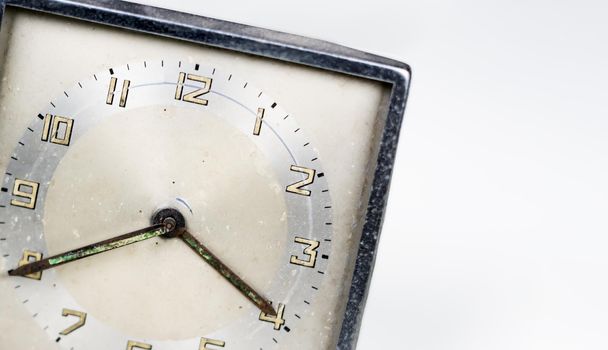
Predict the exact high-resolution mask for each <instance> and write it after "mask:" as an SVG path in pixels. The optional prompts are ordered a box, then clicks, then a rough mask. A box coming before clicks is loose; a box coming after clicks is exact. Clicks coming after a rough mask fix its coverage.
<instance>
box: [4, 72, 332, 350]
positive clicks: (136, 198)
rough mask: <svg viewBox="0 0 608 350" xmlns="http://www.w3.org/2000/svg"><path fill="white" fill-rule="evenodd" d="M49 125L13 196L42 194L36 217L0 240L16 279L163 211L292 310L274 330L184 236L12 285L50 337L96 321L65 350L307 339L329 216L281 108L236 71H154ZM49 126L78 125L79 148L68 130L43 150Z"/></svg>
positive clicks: (22, 160) (71, 105)
mask: <svg viewBox="0 0 608 350" xmlns="http://www.w3.org/2000/svg"><path fill="white" fill-rule="evenodd" d="M205 86H206V87H209V89H207V90H206V91H203V94H202V95H196V94H192V93H193V92H195V91H199V92H200V91H202V90H205V89H202V90H201V87H205ZM121 89H122V90H121ZM125 90H126V92H125ZM188 94H190V95H189V96H190V100H188V98H186V96H187V95H188ZM111 95H112V96H111ZM203 99H204V100H205V101H206V103H201V100H203ZM51 106H52V107H51ZM45 116H46V118H45ZM39 117H40V118H35V121H34V122H33V123H32V124H31V125H30V128H28V129H29V131H27V132H26V133H25V134H24V136H23V138H22V139H21V140H20V143H21V144H24V145H25V146H19V147H17V148H15V151H14V154H15V157H14V158H16V159H15V160H14V161H12V162H11V163H9V166H8V171H7V173H11V174H14V175H13V176H14V179H13V178H7V179H5V183H4V185H3V186H4V187H7V188H8V187H10V188H12V186H13V184H14V183H15V181H16V180H17V179H26V180H28V181H33V182H36V183H39V189H38V195H37V198H36V205H35V207H34V208H32V209H24V208H21V207H15V206H7V208H6V212H5V214H7V215H8V216H9V217H11V218H13V220H11V222H10V225H11V226H10V237H9V238H8V239H7V240H6V241H3V242H0V250H2V251H7V252H9V253H10V254H7V255H8V256H9V257H7V258H6V259H5V262H4V263H5V265H6V266H16V265H17V264H18V263H19V258H20V257H21V255H22V254H23V252H24V250H32V251H37V252H41V253H43V254H44V256H45V257H48V256H50V255H53V254H58V253H61V252H65V251H67V250H70V249H73V248H76V247H80V246H82V245H83V244H89V243H93V242H97V241H100V240H103V239H107V238H108V237H112V236H115V235H117V234H120V233H126V232H129V231H132V230H137V229H141V228H143V227H146V226H148V225H149V223H150V218H151V217H152V215H153V214H154V213H155V212H156V211H157V210H158V209H161V208H175V209H177V210H179V211H180V213H182V214H183V215H184V217H185V218H186V222H187V228H188V230H189V231H192V234H194V235H195V236H196V237H197V238H198V239H200V240H201V241H203V242H204V243H205V245H207V246H208V247H209V248H210V249H211V251H213V252H214V253H215V254H216V255H218V256H221V258H222V259H223V260H224V262H225V263H226V264H227V265H229V266H230V267H231V268H232V269H233V270H234V271H235V272H237V273H238V274H239V275H240V276H241V277H243V278H244V279H245V280H247V282H248V283H249V284H250V285H252V286H253V287H254V288H255V289H256V290H258V291H261V292H262V294H263V295H264V297H266V298H267V299H268V300H270V301H272V302H273V306H274V307H275V309H276V310H282V314H281V319H282V323H280V322H276V323H274V324H273V322H268V317H266V320H263V317H262V316H261V315H260V311H259V310H258V309H257V308H255V307H254V306H253V304H251V303H249V301H248V300H247V299H245V298H244V297H243V296H242V295H241V294H240V293H239V292H238V291H237V290H236V289H234V287H232V286H231V285H230V284H228V283H227V282H226V280H224V279H223V278H222V277H221V276H220V275H219V274H218V273H217V272H216V271H214V270H212V269H211V268H210V267H209V266H207V265H206V264H205V263H204V262H203V261H201V259H200V257H197V256H196V254H193V253H192V251H190V250H189V249H188V247H186V246H184V244H183V242H181V241H179V239H178V238H172V239H159V238H153V239H150V240H146V241H143V242H139V243H136V244H133V245H129V246H126V247H123V248H120V249H116V250H112V251H109V252H106V253H103V254H99V255H96V256H94V257H90V258H86V259H83V260H79V261H77V262H73V263H69V264H66V265H62V266H60V267H58V268H54V269H50V270H45V271H43V278H42V279H41V280H39V281H38V280H31V279H27V278H22V277H17V278H16V279H14V280H13V283H14V284H15V286H19V287H18V288H16V289H15V290H16V293H17V294H18V297H19V298H27V300H28V303H27V304H26V305H25V307H26V308H28V309H29V311H30V312H31V313H32V314H33V315H36V317H35V320H36V322H37V323H38V324H39V325H40V326H41V327H42V328H43V329H45V331H46V332H47V333H48V334H49V336H50V337H51V339H53V340H55V338H56V337H57V334H58V333H60V332H61V331H62V330H63V329H64V328H65V327H66V320H65V318H62V317H61V312H62V311H61V310H62V309H74V310H81V311H82V312H86V313H87V315H88V316H87V319H86V326H83V327H82V328H80V329H78V330H77V331H74V332H73V333H70V334H69V335H67V336H64V337H63V338H62V340H61V342H60V343H59V344H60V346H61V347H63V348H66V349H69V348H71V347H72V346H74V347H78V346H81V345H82V344H85V343H86V344H87V347H88V348H90V349H107V348H124V344H125V343H126V342H127V341H128V340H130V339H136V340H138V341H141V342H142V344H144V343H145V344H148V343H150V344H154V347H155V348H156V347H160V348H162V347H166V348H171V349H184V350H187V349H190V350H191V349H198V347H199V344H201V337H206V338H210V339H221V340H222V341H225V342H226V344H230V348H233V349H250V348H252V347H254V348H264V349H271V348H277V347H278V348H280V346H281V345H280V343H281V339H282V337H286V336H288V335H293V334H297V333H298V332H299V331H300V330H299V329H298V324H299V323H300V320H301V319H304V318H306V315H308V314H309V313H312V312H313V309H312V306H311V304H314V301H315V299H316V298H317V293H318V291H319V290H320V288H321V287H322V285H323V283H324V280H323V275H324V271H325V270H326V269H327V264H328V259H329V254H330V252H331V234H332V228H331V218H332V215H331V208H332V206H331V198H330V194H329V189H328V185H327V182H326V180H325V177H324V175H325V173H324V171H323V169H322V165H321V161H320V159H319V155H318V154H317V153H316V151H315V149H314V148H313V146H312V144H311V140H310V139H308V138H307V136H306V135H305V132H304V130H300V127H299V126H298V125H297V124H296V119H295V117H294V116H291V117H290V116H289V114H288V113H287V112H286V111H284V110H283V109H282V107H281V106H280V105H278V103H277V102H276V101H274V100H273V99H272V98H271V97H269V96H267V95H265V94H264V93H263V92H262V91H261V90H259V89H257V88H256V87H255V86H254V85H253V84H251V83H250V82H247V81H244V80H240V79H238V78H237V77H233V76H232V74H230V73H221V72H220V71H219V70H218V71H216V69H215V68H212V67H204V66H201V65H199V64H195V63H187V64H185V63H183V62H181V61H178V60H176V61H165V60H157V61H154V62H152V61H146V62H137V63H131V64H129V65H126V66H124V67H118V68H114V69H109V70H108V71H107V72H102V73H97V74H95V75H93V76H92V79H89V80H86V81H82V82H78V86H76V87H74V88H73V89H71V90H68V91H66V92H65V93H64V94H63V95H60V97H59V98H57V99H56V100H53V101H52V102H51V103H50V106H48V108H46V109H44V110H42V111H41V113H40V114H39ZM49 118H52V120H55V121H56V120H59V121H60V122H59V123H58V124H57V125H58V126H59V129H61V127H62V126H63V127H65V125H68V124H67V122H66V120H67V119H61V118H68V119H70V120H72V124H71V125H72V130H71V132H72V134H71V139H70V140H69V142H61V139H62V136H61V135H59V134H61V133H63V138H65V131H64V130H59V131H57V130H55V131H54V132H58V133H59V134H52V135H51V136H55V138H52V137H51V136H49V137H48V138H47V139H46V140H45V139H44V135H45V132H47V134H48V131H45V130H46V129H45V128H47V127H50V128H51V129H52V128H53V125H54V124H53V123H52V122H50V123H48V124H47V120H50V119H49ZM61 123H63V124H61ZM41 134H42V135H43V137H42V141H44V142H41V136H40V135H41ZM58 135H59V136H58ZM49 140H50V141H49ZM58 140H59V142H57V141H58ZM53 141H54V143H53ZM298 183H299V185H298ZM294 184H296V185H295V186H294ZM290 186H291V187H290ZM9 195H10V194H9ZM3 201H4V202H9V201H10V197H9V199H8V200H7V198H4V200H3ZM294 258H295V260H294ZM67 325H69V322H68V323H67ZM287 326H289V327H287ZM282 327H285V330H286V332H283V328H282ZM92 339H99V340H100V342H90V341H91V340H92ZM101 340H102V341H101Z"/></svg>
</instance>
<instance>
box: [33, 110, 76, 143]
mask: <svg viewBox="0 0 608 350" xmlns="http://www.w3.org/2000/svg"><path fill="white" fill-rule="evenodd" d="M73 126H74V119H70V118H66V117H62V116H59V115H51V114H47V115H46V116H45V117H44V128H43V129H42V137H41V140H42V141H49V142H51V143H56V144H58V145H63V146H69V145H70V140H71V139H72V127H73ZM60 131H62V134H63V135H59V133H60ZM49 138H50V140H49Z"/></svg>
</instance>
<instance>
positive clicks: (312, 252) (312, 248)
mask: <svg viewBox="0 0 608 350" xmlns="http://www.w3.org/2000/svg"><path fill="white" fill-rule="evenodd" d="M295 242H296V243H301V244H306V245H308V247H306V248H304V254H306V255H307V256H308V260H302V259H300V258H298V257H297V256H295V255H292V256H291V259H290V260H289V262H290V263H292V264H295V265H301V266H305V267H311V268H312V267H315V263H316V262H317V248H319V245H320V244H321V243H320V242H318V241H313V240H310V239H306V238H302V237H296V238H295Z"/></svg>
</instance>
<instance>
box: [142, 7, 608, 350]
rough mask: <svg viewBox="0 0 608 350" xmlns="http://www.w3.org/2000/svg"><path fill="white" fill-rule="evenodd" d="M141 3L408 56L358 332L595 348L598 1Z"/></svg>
mask: <svg viewBox="0 0 608 350" xmlns="http://www.w3.org/2000/svg"><path fill="white" fill-rule="evenodd" d="M140 2H142V3H147V4H154V5H156V6H161V7H168V8H172V9H177V10H180V11H184V12H191V13H195V14H200V15H205V16H210V17H216V18H221V19H227V20H231V21H236V22H241V23H246V24H251V25H256V26H261V27H266V28H271V29H276V30H280V31H285V32H291V33H295V34H301V35H306V36H311V37H315V38H320V39H325V40H329V41H334V42H337V43H340V44H344V45H347V46H351V47H354V48H358V49H362V50H365V51H370V52H373V53H378V54H381V55H386V56H389V57H392V58H396V59H399V60H402V61H405V62H407V63H408V64H410V65H411V66H412V67H413V73H414V74H413V83H412V90H411V94H410V101H409V105H408V110H407V113H406V120H405V124H404V128H403V134H402V139H401V144H400V149H399V152H398V157H397V163H396V168H395V174H394V175H395V176H394V179H393V185H392V193H391V197H390V201H389V207H388V213H387V216H386V221H385V226H384V231H383V237H382V240H381V244H380V251H379V257H378V261H377V265H376V271H375V275H374V279H373V285H372V290H371V294H370V296H369V301H368V305H367V309H366V313H365V318H364V323H363V329H362V333H361V338H360V342H359V348H360V349H364V350H365V349H408V350H409V349H412V350H421V349H467V350H471V349H480V350H481V349H483V350H488V349H552V350H554V349H584V350H587V349H606V348H607V347H608V299H607V296H608V282H607V278H608V273H607V270H608V249H607V248H608V236H607V233H608V230H607V229H608V222H607V219H608V215H606V209H607V208H608V186H607V181H608V167H607V161H608V139H607V138H606V137H607V135H608V113H607V112H608V108H607V107H606V104H607V103H608V87H607V86H608V84H607V83H606V81H607V79H608V49H607V45H608V19H607V18H608V5H606V3H605V2H602V1H592V0H579V1H562V0H553V1H549V0H530V1H520V0H515V1H504V0H503V1H499V0H486V1H481V0H480V1H473V0H465V1H458V2H457V1H450V0H424V1H416V2H413V1H389V0H375V1H365V2H357V1H353V0H350V1H347V0H339V1H338V0H308V1H306V2H293V1H284V0H282V1H279V0H256V1H245V0H241V1H229V0H223V1H214V2H209V1H201V0H188V1H170V0H140Z"/></svg>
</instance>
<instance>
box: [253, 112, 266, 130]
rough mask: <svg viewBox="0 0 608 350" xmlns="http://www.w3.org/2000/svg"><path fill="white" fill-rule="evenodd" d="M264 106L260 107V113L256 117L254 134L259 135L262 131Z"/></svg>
mask: <svg viewBox="0 0 608 350" xmlns="http://www.w3.org/2000/svg"><path fill="white" fill-rule="evenodd" d="M264 112H265V109H264V108H258V114H257V116H256V118H255V126H254V127H253V134H254V135H256V136H258V135H260V131H262V119H264Z"/></svg>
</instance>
